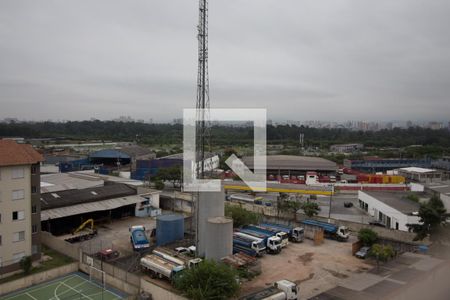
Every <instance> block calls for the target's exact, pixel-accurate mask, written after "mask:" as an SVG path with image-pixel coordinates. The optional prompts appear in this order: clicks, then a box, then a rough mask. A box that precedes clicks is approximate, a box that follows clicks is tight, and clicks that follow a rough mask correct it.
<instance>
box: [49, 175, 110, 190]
mask: <svg viewBox="0 0 450 300" xmlns="http://www.w3.org/2000/svg"><path fill="white" fill-rule="evenodd" d="M103 185H104V181H103V180H102V179H101V178H99V177H94V176H89V175H88V174H86V175H84V174H76V173H57V174H46V175H41V194H44V193H50V192H60V191H66V190H74V189H77V190H80V189H87V188H94V187H101V186H103Z"/></svg>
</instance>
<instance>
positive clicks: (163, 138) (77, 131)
mask: <svg viewBox="0 0 450 300" xmlns="http://www.w3.org/2000/svg"><path fill="white" fill-rule="evenodd" d="M299 133H303V134H304V135H305V140H306V141H307V144H308V145H312V146H320V147H322V148H326V147H328V146H330V145H331V144H335V143H352V142H359V143H364V144H365V145H367V146H374V147H384V146H389V147H406V146H408V145H426V146H427V147H428V148H427V151H426V152H425V153H424V154H429V153H430V152H433V153H434V152H435V151H434V150H436V151H437V153H436V154H440V155H442V152H444V153H449V152H448V148H450V139H449V137H450V132H449V131H448V130H446V129H441V130H431V129H426V128H419V127H415V128H408V129H400V128H394V129H392V130H380V131H375V132H363V131H352V130H349V129H342V128H336V129H328V128H310V127H304V126H293V125H278V126H273V125H268V126H267V139H268V141H269V143H274V144H283V145H296V146H298V136H299ZM182 134H183V127H182V125H181V124H146V123H140V122H118V121H99V120H91V121H68V122H50V121H45V122H12V123H0V136H21V137H27V138H32V137H34V138H39V137H53V138H57V137H65V138H73V139H86V138H92V139H108V140H125V141H130V140H138V141H139V142H142V143H146V144H181V143H182ZM211 136H212V144H213V145H230V144H231V143H230V141H233V144H235V145H247V144H248V145H251V144H252V143H253V128H252V127H232V126H219V125H215V126H213V127H212V128H211ZM436 148H437V149H436ZM411 151H419V152H420V149H411ZM419 154H421V153H419ZM405 155H408V153H405Z"/></svg>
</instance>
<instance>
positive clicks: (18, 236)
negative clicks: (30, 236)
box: [13, 231, 25, 242]
mask: <svg viewBox="0 0 450 300" xmlns="http://www.w3.org/2000/svg"><path fill="white" fill-rule="evenodd" d="M24 240H25V231H18V232H14V233H13V242H22V241H24Z"/></svg>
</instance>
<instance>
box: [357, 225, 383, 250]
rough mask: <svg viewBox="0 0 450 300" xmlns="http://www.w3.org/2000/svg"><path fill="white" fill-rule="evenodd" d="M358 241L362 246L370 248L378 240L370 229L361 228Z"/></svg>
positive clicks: (376, 235)
mask: <svg viewBox="0 0 450 300" xmlns="http://www.w3.org/2000/svg"><path fill="white" fill-rule="evenodd" d="M358 239H359V240H360V241H361V242H362V243H363V244H364V246H368V247H370V246H372V245H373V244H375V242H376V241H377V240H378V234H377V233H376V232H375V231H373V230H372V229H370V228H361V230H360V231H359V232H358Z"/></svg>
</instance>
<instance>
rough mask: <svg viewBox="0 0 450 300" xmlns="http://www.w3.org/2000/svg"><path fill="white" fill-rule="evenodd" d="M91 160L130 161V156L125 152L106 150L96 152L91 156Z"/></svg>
mask: <svg viewBox="0 0 450 300" xmlns="http://www.w3.org/2000/svg"><path fill="white" fill-rule="evenodd" d="M89 158H126V159H130V158H131V157H130V155H128V154H126V153H125V152H123V151H120V150H115V149H105V150H100V151H95V152H93V153H91V154H89Z"/></svg>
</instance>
